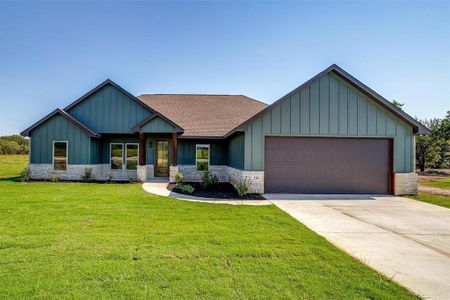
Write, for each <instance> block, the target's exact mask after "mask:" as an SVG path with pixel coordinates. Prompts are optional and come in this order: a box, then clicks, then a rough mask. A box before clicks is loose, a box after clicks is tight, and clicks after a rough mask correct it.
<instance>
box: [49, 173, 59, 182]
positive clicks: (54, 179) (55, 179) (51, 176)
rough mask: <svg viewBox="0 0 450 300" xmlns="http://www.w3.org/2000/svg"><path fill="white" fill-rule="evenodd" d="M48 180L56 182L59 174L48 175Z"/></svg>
mask: <svg viewBox="0 0 450 300" xmlns="http://www.w3.org/2000/svg"><path fill="white" fill-rule="evenodd" d="M50 181H52V182H58V181H59V176H58V175H57V174H52V175H50Z"/></svg>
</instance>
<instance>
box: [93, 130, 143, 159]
mask: <svg viewBox="0 0 450 300" xmlns="http://www.w3.org/2000/svg"><path fill="white" fill-rule="evenodd" d="M111 143H123V144H125V143H139V137H138V136H137V135H126V136H114V135H105V136H102V141H101V162H100V163H102V164H109V163H110V155H111V153H110V151H111V148H110V145H111ZM124 149H125V148H124Z"/></svg>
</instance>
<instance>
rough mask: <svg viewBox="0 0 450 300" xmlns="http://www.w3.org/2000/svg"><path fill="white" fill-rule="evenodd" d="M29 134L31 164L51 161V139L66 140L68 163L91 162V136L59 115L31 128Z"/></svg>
mask: <svg viewBox="0 0 450 300" xmlns="http://www.w3.org/2000/svg"><path fill="white" fill-rule="evenodd" d="M30 136H31V145H30V149H31V155H30V163H32V164H52V163H53V162H52V155H53V141H67V142H68V145H67V147H68V149H67V151H68V163H69V164H80V165H83V164H90V163H91V138H90V137H89V136H87V135H86V133H85V132H84V131H83V130H82V129H81V128H79V127H78V126H76V125H74V124H72V123H71V122H70V121H68V120H67V119H66V118H64V117H62V116H61V115H55V116H53V117H51V118H50V119H48V120H47V121H46V122H44V123H43V124H41V125H40V126H38V127H36V128H35V129H33V130H32V132H31V134H30ZM93 140H94V139H93Z"/></svg>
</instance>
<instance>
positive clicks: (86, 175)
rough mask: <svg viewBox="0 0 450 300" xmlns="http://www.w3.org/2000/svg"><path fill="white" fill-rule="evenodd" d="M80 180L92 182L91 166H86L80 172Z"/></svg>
mask: <svg viewBox="0 0 450 300" xmlns="http://www.w3.org/2000/svg"><path fill="white" fill-rule="evenodd" d="M80 180H81V181H83V182H92V181H94V174H93V173H92V168H91V167H86V168H84V170H83V173H81V176H80Z"/></svg>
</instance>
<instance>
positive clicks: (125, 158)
mask: <svg viewBox="0 0 450 300" xmlns="http://www.w3.org/2000/svg"><path fill="white" fill-rule="evenodd" d="M128 145H137V154H138V158H137V165H138V166H139V159H140V157H139V143H125V157H124V161H125V163H124V164H123V163H122V166H124V169H125V170H126V171H137V169H136V170H129V169H127V152H128V149H127V146H128Z"/></svg>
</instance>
